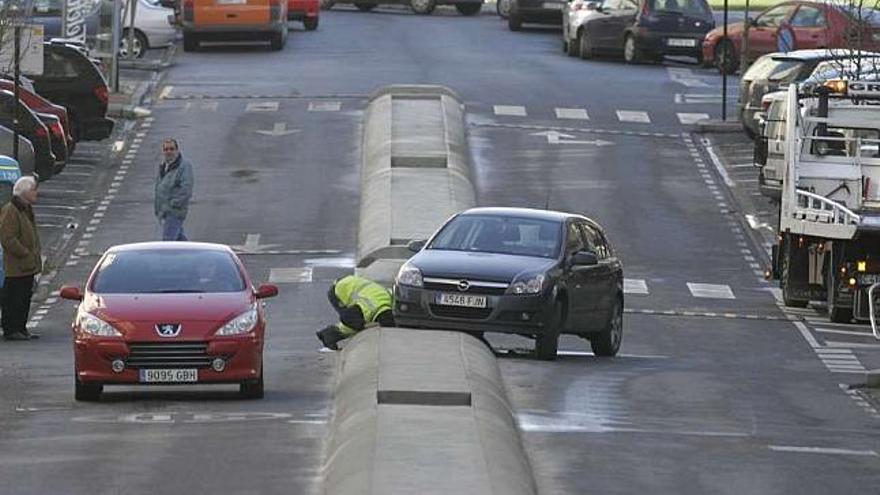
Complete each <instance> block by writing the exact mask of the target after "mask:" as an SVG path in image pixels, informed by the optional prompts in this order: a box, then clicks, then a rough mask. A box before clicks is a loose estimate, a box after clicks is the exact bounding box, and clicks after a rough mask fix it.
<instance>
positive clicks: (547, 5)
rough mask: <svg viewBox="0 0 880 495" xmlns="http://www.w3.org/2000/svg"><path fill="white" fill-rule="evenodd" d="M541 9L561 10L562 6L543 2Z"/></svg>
mask: <svg viewBox="0 0 880 495" xmlns="http://www.w3.org/2000/svg"><path fill="white" fill-rule="evenodd" d="M543 7H544V8H545V9H547V10H562V4H561V3H556V2H544V4H543Z"/></svg>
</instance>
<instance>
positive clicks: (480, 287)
mask: <svg viewBox="0 0 880 495" xmlns="http://www.w3.org/2000/svg"><path fill="white" fill-rule="evenodd" d="M459 282H460V280H455V279H445V278H428V277H426V278H425V281H424V284H425V289H428V290H436V291H441V292H461V293H462V294H478V295H486V296H502V295H504V293H505V292H506V291H507V284H506V283H503V282H483V281H480V280H468V283H469V287H468V289H467V290H466V291H460V290H459V289H458V283H459Z"/></svg>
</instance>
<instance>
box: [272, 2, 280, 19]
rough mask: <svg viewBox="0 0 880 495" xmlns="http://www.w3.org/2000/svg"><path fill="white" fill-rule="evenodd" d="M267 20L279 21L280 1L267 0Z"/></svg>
mask: <svg viewBox="0 0 880 495" xmlns="http://www.w3.org/2000/svg"><path fill="white" fill-rule="evenodd" d="M269 19H270V20H273V21H277V20H278V19H281V0H269Z"/></svg>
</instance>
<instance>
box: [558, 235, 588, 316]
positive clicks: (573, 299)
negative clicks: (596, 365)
mask: <svg viewBox="0 0 880 495" xmlns="http://www.w3.org/2000/svg"><path fill="white" fill-rule="evenodd" d="M586 249H587V246H586V245H585V244H584V238H583V234H581V231H580V229H579V228H578V226H577V224H576V223H575V222H574V221H569V222H568V223H567V224H566V229H565V258H564V262H563V263H564V267H563V278H564V279H565V284H564V285H565V287H566V289H567V293H568V319H567V320H566V322H565V326H564V330H565V331H566V332H570V333H583V332H585V331H586V330H587V328H586V324H585V323H586V322H587V321H588V320H589V314H590V297H589V294H588V293H587V291H588V290H589V287H590V284H589V283H588V280H589V276H590V273H589V270H588V269H585V268H588V267H574V266H572V265H571V259H572V256H574V255H575V254H576V253H579V252H581V251H584V250H586Z"/></svg>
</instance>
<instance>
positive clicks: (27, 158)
mask: <svg viewBox="0 0 880 495" xmlns="http://www.w3.org/2000/svg"><path fill="white" fill-rule="evenodd" d="M12 136H13V132H12V130H11V129H9V128H8V127H4V126H2V125H0V155H6V156H13V152H12V151H13V150H12ZM35 163H36V161H35V158H34V145H33V144H31V141H30V140H29V139H28V138H26V137H24V136H23V135H21V134H19V135H18V166H19V168H20V169H21V173H22V174H24V175H33V174H34V164H35Z"/></svg>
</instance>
